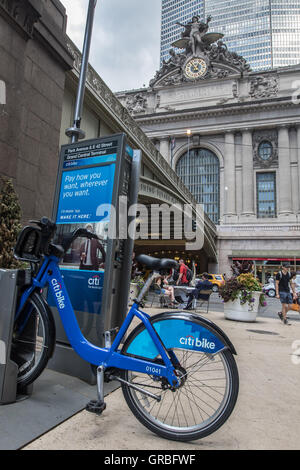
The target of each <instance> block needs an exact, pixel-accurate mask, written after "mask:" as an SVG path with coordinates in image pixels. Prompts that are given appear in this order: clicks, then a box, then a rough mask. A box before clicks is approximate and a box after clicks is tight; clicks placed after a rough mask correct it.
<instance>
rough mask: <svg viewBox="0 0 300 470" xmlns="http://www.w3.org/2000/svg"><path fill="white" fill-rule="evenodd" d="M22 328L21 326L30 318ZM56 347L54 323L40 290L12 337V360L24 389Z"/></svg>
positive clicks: (41, 370) (35, 377)
mask: <svg viewBox="0 0 300 470" xmlns="http://www.w3.org/2000/svg"><path fill="white" fill-rule="evenodd" d="M28 308H30V309H31V313H30V316H29V318H28V319H27V320H26V325H25V327H24V328H22V331H20V325H21V324H22V322H23V321H24V318H27V315H28V314H27V312H28V310H27V309H28ZM54 347H55V323H54V320H53V317H52V314H51V312H50V311H49V307H48V306H47V305H46V304H45V302H44V301H43V300H42V299H41V297H40V295H39V294H38V293H36V292H35V293H33V294H32V295H31V296H30V297H29V299H28V301H27V302H26V304H25V306H24V308H23V310H22V312H21V314H20V316H19V318H18V320H17V321H16V322H15V325H14V331H13V336H12V347H11V359H12V360H13V361H14V362H15V363H16V364H17V366H18V376H17V385H18V386H19V387H21V388H24V387H26V386H27V385H30V384H31V383H33V382H34V381H35V380H36V379H37V378H38V377H39V376H40V374H41V373H42V372H43V370H44V369H45V367H46V366H47V363H48V361H49V359H50V357H51V356H52V354H53V351H54Z"/></svg>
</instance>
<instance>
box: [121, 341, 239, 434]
mask: <svg viewBox="0 0 300 470" xmlns="http://www.w3.org/2000/svg"><path fill="white" fill-rule="evenodd" d="M133 339H134V338H133ZM124 346H125V351H126V349H128V348H129V346H130V342H129V343H128V344H126V343H125V345H124ZM172 351H173V353H174V354H175V355H176V358H177V359H178V361H179V364H180V365H179V366H176V369H177V375H178V377H179V379H180V387H179V388H178V389H176V390H175V391H172V390H170V389H169V388H166V387H165V385H166V381H165V379H163V378H157V377H154V376H151V375H145V374H140V373H137V372H130V371H123V372H122V373H123V378H124V379H125V380H126V381H127V382H129V383H131V384H135V385H137V386H139V387H140V388H143V389H144V390H147V391H148V392H151V393H152V394H153V393H154V394H156V395H157V396H161V400H160V402H157V401H156V400H155V399H153V398H152V397H149V396H146V395H145V394H143V393H141V392H139V391H137V390H134V389H132V388H131V387H130V386H129V385H127V384H124V383H122V389H123V394H124V398H125V400H126V402H127V404H128V406H129V408H130V409H131V411H132V412H133V414H134V415H135V416H136V418H137V419H138V420H139V421H140V422H141V423H142V424H143V425H144V426H146V427H147V428H148V429H150V430H151V431H152V432H154V433H156V434H158V435H159V436H161V437H164V438H166V439H171V440H177V441H192V440H195V439H201V438H203V437H205V436H208V435H209V434H212V433H213V432H215V431H216V430H217V429H218V428H219V427H220V426H222V425H223V424H224V423H225V421H226V420H227V419H228V417H229V416H230V414H231V413H232V411H233V409H234V406H235V403H236V400H237V396H238V388H239V377H238V370H237V366H236V362H235V360H234V357H233V354H232V353H231V351H230V350H229V349H223V350H222V351H220V352H219V353H217V354H216V355H210V354H207V353H203V352H199V351H191V350H184V349H175V348H174V349H172ZM159 362H160V363H161V359H158V358H157V363H159Z"/></svg>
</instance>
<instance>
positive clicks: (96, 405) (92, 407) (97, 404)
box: [85, 400, 106, 416]
mask: <svg viewBox="0 0 300 470" xmlns="http://www.w3.org/2000/svg"><path fill="white" fill-rule="evenodd" d="M105 408H106V403H105V402H104V401H103V402H101V401H98V400H91V401H90V402H89V403H88V404H87V405H86V407H85V409H86V411H89V412H90V413H95V414H96V415H98V416H100V415H101V414H102V413H103V411H104V410H105Z"/></svg>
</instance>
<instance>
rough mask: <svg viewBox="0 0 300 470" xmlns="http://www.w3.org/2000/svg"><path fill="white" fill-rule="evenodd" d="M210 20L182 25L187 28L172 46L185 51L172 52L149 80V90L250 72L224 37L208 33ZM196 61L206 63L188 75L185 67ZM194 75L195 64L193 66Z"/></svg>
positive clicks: (248, 66) (193, 21) (242, 59)
mask: <svg viewBox="0 0 300 470" xmlns="http://www.w3.org/2000/svg"><path fill="white" fill-rule="evenodd" d="M210 21H211V17H210V16H209V17H208V18H207V21H206V23H204V22H201V21H200V20H199V16H193V18H192V20H191V21H190V22H188V23H187V24H181V23H179V22H177V24H179V25H180V26H182V27H183V28H184V31H183V32H182V33H181V39H178V40H177V41H175V42H174V43H173V44H172V46H173V47H176V48H179V49H183V52H180V53H177V54H176V53H175V50H174V49H170V51H169V54H170V58H169V60H167V61H166V60H163V63H162V66H161V68H160V70H157V71H156V74H155V76H154V77H153V79H152V80H150V83H149V85H150V87H152V88H153V87H155V86H169V85H179V84H181V83H183V82H187V81H190V80H193V81H195V80H203V79H207V78H226V77H228V76H229V75H233V74H235V75H236V74H239V75H243V74H244V73H247V72H249V71H250V65H249V64H248V63H247V61H246V60H245V59H244V58H243V57H242V56H240V55H238V54H237V53H236V52H231V51H229V50H228V48H227V45H226V44H225V43H224V42H223V41H222V40H221V39H222V38H223V34H221V33H213V32H208V28H209V22H210ZM193 58H195V59H196V60H197V59H199V60H198V63H201V62H202V64H203V69H202V71H200V72H199V74H197V73H196V74H194V73H192V74H190V75H192V76H188V74H186V73H185V67H186V66H187V65H189V64H190V63H191V62H193V60H192V59H193ZM192 68H193V69H192V72H194V65H192Z"/></svg>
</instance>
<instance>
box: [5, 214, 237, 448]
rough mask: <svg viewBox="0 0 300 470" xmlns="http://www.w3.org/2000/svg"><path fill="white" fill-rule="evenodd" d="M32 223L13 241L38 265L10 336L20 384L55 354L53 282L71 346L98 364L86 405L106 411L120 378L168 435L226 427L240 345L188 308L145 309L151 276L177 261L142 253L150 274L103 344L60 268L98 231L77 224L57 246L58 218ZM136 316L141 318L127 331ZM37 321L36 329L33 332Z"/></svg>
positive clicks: (134, 402) (132, 403) (141, 412)
mask: <svg viewBox="0 0 300 470" xmlns="http://www.w3.org/2000/svg"><path fill="white" fill-rule="evenodd" d="M32 222H34V224H35V225H34V226H27V227H25V228H23V230H22V231H21V233H20V235H19V237H18V241H17V244H16V247H15V257H16V258H18V259H22V260H26V261H29V262H31V263H32V275H31V280H30V281H29V284H28V285H26V286H24V287H23V289H22V291H21V293H20V295H19V300H18V305H17V309H16V315H15V323H14V332H13V340H12V359H13V360H15V362H16V363H17V365H18V384H19V385H20V386H26V385H28V384H30V383H32V382H33V381H35V380H36V379H37V377H38V376H39V375H40V374H41V372H42V371H43V370H44V368H45V367H46V365H47V362H48V360H49V358H50V357H51V356H52V354H53V352H54V347H55V323H54V319H53V315H52V312H51V309H50V307H49V306H48V304H47V302H46V300H45V296H44V295H43V289H44V288H46V287H47V288H48V289H49V290H50V291H51V292H52V294H53V297H54V298H55V301H56V306H57V309H58V312H59V314H60V317H61V320H62V324H63V326H64V329H65V332H66V335H67V337H68V339H69V342H70V344H71V346H72V347H73V349H74V350H75V351H76V353H77V354H79V355H80V356H81V357H82V358H83V359H84V360H86V361H87V362H89V363H90V364H91V365H93V366H95V368H96V369H97V395H98V396H97V399H96V400H92V401H91V402H90V403H89V404H88V405H87V410H89V411H92V412H95V413H96V414H101V413H102V412H103V410H104V409H105V402H104V383H105V382H109V381H112V380H117V381H119V382H120V383H121V387H122V391H123V395H124V398H125V400H126V402H127V404H128V406H129V408H130V410H131V411H132V412H133V414H134V416H135V417H136V418H137V419H138V420H139V421H140V422H141V423H142V424H143V425H144V426H146V427H147V428H148V429H150V430H151V431H152V432H154V433H156V434H158V435H159V436H161V437H163V438H166V439H171V440H177V441H191V440H195V439H200V438H203V437H205V436H207V435H209V434H211V433H213V432H214V431H216V430H217V429H218V428H219V427H220V426H221V425H223V424H224V422H225V421H226V420H227V419H228V417H229V416H230V414H231V412H232V411H233V409H234V406H235V403H236V400H237V396H238V388H239V376H238V370H237V366H236V362H235V359H234V355H235V354H236V351H235V349H234V346H233V345H232V343H231V342H230V340H229V339H228V337H227V336H226V335H225V333H224V332H223V331H222V330H221V329H220V328H219V327H218V326H217V325H215V324H214V323H212V322H211V321H209V320H207V319H206V318H203V317H201V316H199V315H196V314H193V313H190V312H187V311H184V312H181V311H178V310H176V311H168V312H163V313H160V314H158V315H154V316H150V315H148V314H147V313H145V312H143V311H142V310H141V308H140V305H141V303H142V300H143V298H144V296H145V294H146V293H147V292H148V290H149V288H150V285H151V283H152V282H153V280H154V279H155V278H157V276H158V275H160V274H161V273H162V272H165V271H166V270H169V269H171V268H174V267H175V266H176V265H177V262H176V261H174V260H171V259H157V258H153V257H150V256H146V255H140V257H139V258H138V261H139V262H140V263H142V264H143V265H145V266H146V267H147V268H148V269H150V270H151V271H152V275H150V276H149V278H148V280H147V281H146V283H145V285H144V287H143V289H142V290H141V292H140V294H139V296H138V298H137V299H136V300H135V303H134V304H133V305H132V307H131V308H130V310H129V312H128V314H127V316H126V318H125V320H124V322H123V324H122V325H121V326H120V328H119V329H118V331H117V332H116V333H115V334H114V339H113V340H112V335H111V332H106V334H105V336H106V338H109V337H110V338H111V339H110V341H106V342H105V347H99V346H97V345H94V344H91V343H90V342H89V341H88V340H87V339H86V338H85V337H84V336H83V334H82V333H81V330H80V328H79V325H78V323H77V319H76V316H75V313H74V310H73V308H72V304H71V301H70V298H69V296H68V293H67V290H66V287H65V285H64V281H63V279H62V275H61V273H60V269H59V262H60V260H61V259H62V258H63V257H64V255H65V253H66V251H67V250H68V249H69V248H70V246H71V244H72V243H73V241H74V240H75V239H76V238H79V237H86V238H97V236H96V235H95V234H93V233H91V232H89V231H87V230H86V229H82V228H79V229H77V230H76V231H74V232H73V233H71V234H68V235H67V236H65V238H64V239H63V240H62V242H61V244H60V245H57V244H54V243H53V238H54V235H55V231H56V225H55V224H54V223H53V222H51V221H50V220H49V219H47V218H45V217H44V218H42V219H41V220H40V221H32ZM134 318H138V319H139V321H140V322H139V324H138V326H136V327H135V328H134V329H133V330H132V331H131V332H130V333H129V334H127V332H128V329H129V327H130V325H131V323H132V320H133V319H134ZM32 324H34V328H33V331H34V335H32V333H31V334H30V335H28V328H29V326H30V325H31V332H32ZM20 345H22V348H20ZM20 350H21V351H22V352H21V353H20Z"/></svg>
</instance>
